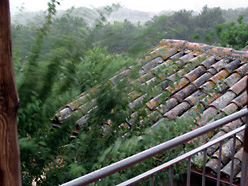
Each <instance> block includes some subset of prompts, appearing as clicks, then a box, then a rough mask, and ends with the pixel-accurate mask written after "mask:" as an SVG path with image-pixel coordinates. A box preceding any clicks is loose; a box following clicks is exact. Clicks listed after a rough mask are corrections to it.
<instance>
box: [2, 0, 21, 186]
mask: <svg viewBox="0 0 248 186" xmlns="http://www.w3.org/2000/svg"><path fill="white" fill-rule="evenodd" d="M18 106H19V100H18V95H17V90H16V86H15V80H14V72H13V63H12V46H11V31H10V11H9V0H0V185H1V186H12V185H13V186H21V169H20V153H19V145H18V135H17V124H16V118H17V109H18Z"/></svg>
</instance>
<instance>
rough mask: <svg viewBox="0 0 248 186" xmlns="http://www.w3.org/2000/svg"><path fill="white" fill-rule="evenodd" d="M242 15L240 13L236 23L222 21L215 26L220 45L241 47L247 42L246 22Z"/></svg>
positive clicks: (247, 27)
mask: <svg viewBox="0 0 248 186" xmlns="http://www.w3.org/2000/svg"><path fill="white" fill-rule="evenodd" d="M243 18H244V15H240V16H239V18H238V20H237V22H238V24H236V23H235V22H232V23H224V24H219V25H217V27H216V33H217V35H218V38H219V39H220V41H221V45H222V46H230V47H233V48H235V49H242V48H244V47H245V46H246V45H247V44H248V24H247V23H245V22H244V21H243Z"/></svg>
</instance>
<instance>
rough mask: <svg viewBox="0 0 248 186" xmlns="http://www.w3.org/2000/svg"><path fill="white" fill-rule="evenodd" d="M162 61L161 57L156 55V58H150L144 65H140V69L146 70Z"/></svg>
mask: <svg viewBox="0 0 248 186" xmlns="http://www.w3.org/2000/svg"><path fill="white" fill-rule="evenodd" d="M162 62H163V58H161V57H158V58H156V59H154V60H152V61H151V62H149V63H147V64H145V65H144V66H143V67H142V69H143V70H144V71H145V72H146V71H148V70H150V69H152V68H154V67H155V66H156V65H158V64H161V63H162Z"/></svg>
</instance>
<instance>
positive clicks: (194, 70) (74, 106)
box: [56, 39, 248, 179]
mask: <svg viewBox="0 0 248 186" xmlns="http://www.w3.org/2000/svg"><path fill="white" fill-rule="evenodd" d="M247 50H248V47H246V48H244V49H243V50H242V51H237V50H234V49H232V48H223V47H215V46H209V45H206V44H200V43H192V42H188V41H184V40H170V39H164V40H162V41H161V42H160V45H159V46H158V47H156V48H155V49H154V50H152V51H150V52H149V55H147V56H146V60H142V61H139V62H138V63H139V64H141V68H140V71H139V78H138V79H137V81H138V82H140V83H141V84H150V83H151V82H155V87H154V90H157V89H159V90H158V91H154V94H155V95H152V96H150V100H148V101H146V103H145V104H143V106H144V107H142V108H144V109H146V110H147V112H148V115H152V116H155V119H154V123H152V124H151V125H156V124H157V123H159V122H161V121H163V120H164V119H165V118H169V119H174V118H176V117H184V116H187V115H191V114H192V113H194V112H197V111H198V109H202V110H203V113H202V115H201V117H200V118H198V120H197V123H198V125H199V126H203V125H206V124H207V123H208V122H209V121H212V120H216V119H218V118H221V117H224V116H226V115H230V114H231V113H233V112H236V111H238V110H241V109H242V108H244V107H245V105H246V104H247V95H246V79H247V72H248V63H247V59H248V51H247ZM171 61H173V63H171ZM173 64H176V66H175V68H171V70H169V72H167V74H170V75H168V76H165V75H164V73H163V71H164V70H165V69H166V67H168V66H170V65H172V66H173ZM128 72H129V69H127V70H125V71H123V72H121V73H120V74H119V75H117V76H115V77H113V78H111V79H110V82H111V83H112V84H113V85H115V84H116V83H118V81H119V80H120V79H121V78H123V77H124V76H125V75H126V74H128ZM175 72H177V73H175ZM176 74H177V75H176ZM157 78H159V79H160V81H158V82H157ZM177 79H179V81H178V82H177ZM171 82H173V83H172V84H173V85H172V84H171ZM217 88H218V89H217ZM211 89H216V90H218V92H212V93H211V94H210V95H211V97H208V96H207V93H206V92H207V91H209V90H211ZM165 92H170V94H171V95H170V97H168V96H167V94H165ZM146 94H147V93H146V92H144V91H143V90H141V92H139V93H137V92H132V93H130V95H131V96H132V98H133V101H132V102H130V104H129V107H130V108H131V109H132V111H133V115H134V114H135V112H136V111H135V109H140V108H139V106H138V105H139V103H142V101H143V99H144V97H145V96H146ZM86 96H87V94H86V93H83V94H81V95H80V96H79V97H78V98H77V99H75V100H74V101H72V102H71V103H69V104H67V105H66V106H65V107H63V108H62V109H61V110H60V111H58V113H57V115H56V117H57V121H59V123H61V122H62V121H63V120H64V119H66V118H68V117H70V116H71V115H72V113H74V112H77V111H78V110H81V112H83V113H84V115H83V116H82V117H81V118H80V119H79V120H78V121H77V123H78V125H82V124H83V123H84V122H85V119H86V117H87V113H88V112H89V111H90V109H91V108H92V107H93V106H94V105H95V100H91V101H90V102H87V101H86ZM163 100H164V101H165V103H166V104H164V102H163ZM137 107H138V108H137ZM127 122H129V123H130V124H131V122H132V121H131V120H129V121H127ZM243 124H244V119H237V120H235V121H233V122H231V123H228V124H227V125H225V126H223V127H222V128H221V129H220V130H219V131H218V133H216V134H214V135H212V136H209V139H210V140H212V139H215V138H217V137H218V136H221V135H223V134H225V133H227V132H229V131H231V130H234V129H235V128H237V127H239V126H241V125H243ZM243 137H244V133H243V132H241V133H239V134H237V136H236V154H235V160H234V175H235V179H239V178H240V176H241V175H240V174H241V173H240V171H241V163H242V153H243V148H242V146H243ZM232 143H233V140H232V139H229V140H228V141H226V142H225V143H224V144H223V147H222V154H221V156H222V165H221V166H222V168H221V172H222V174H223V175H226V176H227V177H230V171H231V162H230V159H231V150H230V149H231V148H232ZM217 148H218V146H212V147H211V148H209V149H208V150H207V154H208V156H209V157H211V158H210V160H209V161H208V162H207V164H206V166H207V167H208V168H209V169H211V170H212V172H214V173H216V172H217V161H218V157H219V155H218V150H217Z"/></svg>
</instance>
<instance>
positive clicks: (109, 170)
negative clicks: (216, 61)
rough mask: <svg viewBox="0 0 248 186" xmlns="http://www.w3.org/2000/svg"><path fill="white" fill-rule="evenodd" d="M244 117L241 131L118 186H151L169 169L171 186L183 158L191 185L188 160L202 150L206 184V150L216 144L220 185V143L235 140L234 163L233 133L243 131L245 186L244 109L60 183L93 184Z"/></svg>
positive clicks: (247, 141)
mask: <svg viewBox="0 0 248 186" xmlns="http://www.w3.org/2000/svg"><path fill="white" fill-rule="evenodd" d="M244 116H246V124H245V125H244V126H242V127H240V128H237V129H235V130H233V131H231V132H229V133H227V134H225V135H223V136H221V137H219V138H217V139H215V140H212V141H209V142H208V143H206V144H204V145H202V146H200V147H198V148H196V149H194V150H192V151H190V152H187V153H185V154H183V155H181V156H179V157H177V158H175V159H172V160H170V161H169V162H166V163H164V164H162V165H160V166H158V167H155V168H153V169H151V170H149V171H147V172H145V173H143V174H140V175H138V176H136V177H134V178H132V179H130V180H127V181H125V182H123V183H121V184H119V185H118V186H124V185H132V184H134V183H137V182H139V181H140V180H143V179H145V178H147V177H151V181H150V185H154V174H155V173H157V172H159V171H162V170H164V169H166V168H169V172H170V173H169V175H170V185H173V171H172V170H173V169H172V168H173V165H174V164H176V163H178V162H181V161H183V160H185V159H188V166H187V169H188V170H187V185H190V177H191V176H190V175H191V157H192V156H193V155H195V154H197V153H199V152H201V151H203V152H204V159H203V171H202V172H203V174H202V185H203V186H204V185H205V181H206V175H205V173H206V167H205V164H206V158H207V148H208V147H210V146H212V145H215V144H217V143H219V159H218V173H217V185H220V168H221V166H220V165H221V152H222V143H223V140H225V139H227V138H229V137H234V138H233V139H234V141H233V150H232V161H233V160H234V154H235V137H236V134H237V133H239V132H241V131H243V130H245V136H244V153H243V161H242V174H241V186H247V185H248V128H247V121H248V120H247V118H248V109H243V110H241V111H239V112H236V113H234V114H232V115H229V116H226V117H224V118H222V119H220V120H217V121H214V122H212V123H209V124H207V125H205V126H203V127H201V128H198V129H195V130H193V131H190V132H188V133H186V134H184V135H182V136H179V137H176V138H173V139H171V140H169V141H166V142H164V143H162V144H159V145H157V146H154V147H152V148H150V149H147V150H145V151H143V152H140V153H138V154H135V155H133V156H130V157H128V158H126V159H123V160H121V161H119V162H116V163H113V164H111V165H109V166H106V167H104V168H101V169H99V170H96V171H94V172H92V173H89V174H87V175H84V176H82V177H79V178H77V179H75V180H72V181H70V182H67V183H65V184H63V185H62V186H72V185H73V186H74V185H75V186H82V185H87V184H89V183H92V182H95V181H97V180H99V179H101V178H104V177H106V176H109V175H111V174H113V173H115V172H118V171H120V170H123V169H125V168H127V167H130V166H132V165H134V164H137V163H139V162H141V161H144V160H146V159H148V158H150V157H153V156H155V155H157V154H160V153H162V152H164V151H166V150H169V149H171V148H173V147H176V146H178V145H180V144H183V143H185V142H188V141H189V140H192V139H194V138H196V137H198V136H201V135H203V134H206V133H208V132H210V131H212V130H214V129H216V128H219V127H221V126H223V125H225V124H227V123H229V122H231V121H234V120H236V119H238V118H241V117H244ZM233 166H234V165H233V162H232V165H231V177H230V185H232V180H233Z"/></svg>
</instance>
